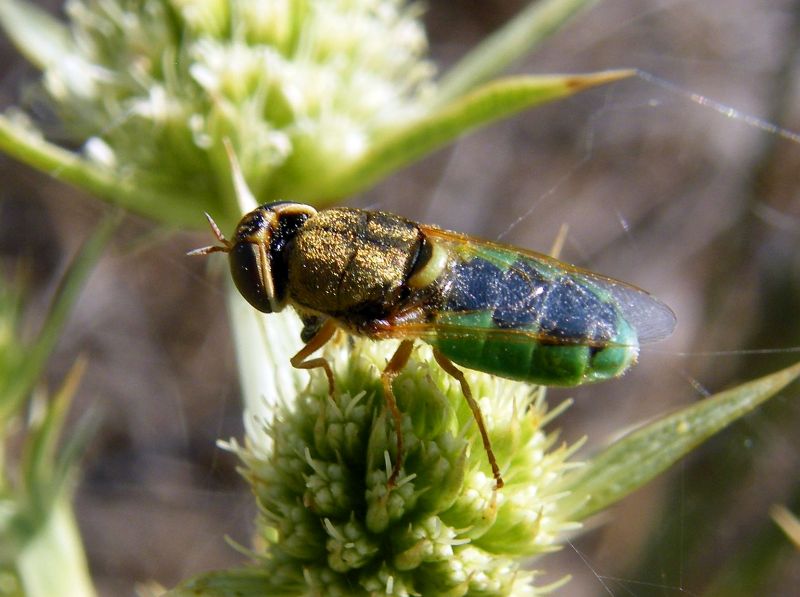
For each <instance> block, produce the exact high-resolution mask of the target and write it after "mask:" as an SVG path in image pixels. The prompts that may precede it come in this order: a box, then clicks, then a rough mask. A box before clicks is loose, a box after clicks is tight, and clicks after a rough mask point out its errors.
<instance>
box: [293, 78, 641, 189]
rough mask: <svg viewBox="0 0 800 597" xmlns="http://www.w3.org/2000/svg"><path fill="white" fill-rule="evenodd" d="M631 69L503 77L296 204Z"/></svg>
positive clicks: (359, 183)
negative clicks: (479, 128) (580, 73)
mask: <svg viewBox="0 0 800 597" xmlns="http://www.w3.org/2000/svg"><path fill="white" fill-rule="evenodd" d="M633 74H634V71H632V70H611V71H603V72H598V73H591V74H583V75H540V76H521V77H509V78H505V79H500V80H498V81H493V82H492V83H488V84H486V85H484V86H483V87H481V88H479V89H477V90H475V91H473V92H472V93H470V94H468V95H466V96H464V97H462V98H461V99H459V100H456V101H455V102H453V103H451V104H449V105H447V106H445V107H443V108H440V109H438V110H435V111H434V112H433V113H432V114H430V115H429V116H425V117H423V118H421V119H419V120H417V121H414V122H412V123H410V124H409V125H407V126H406V127H404V128H402V129H400V130H398V131H396V132H394V133H392V134H389V135H388V136H387V137H386V138H384V139H383V140H382V141H379V142H378V143H377V144H376V145H375V146H373V147H372V148H371V149H370V150H369V151H368V152H367V153H366V154H365V155H364V157H363V158H362V159H360V160H359V161H357V162H356V163H355V164H353V165H352V166H351V167H350V168H349V169H347V170H346V171H345V172H343V173H342V174H340V175H339V176H337V177H336V178H335V179H334V180H329V181H320V182H319V184H318V185H317V186H314V187H313V188H311V187H309V188H307V189H306V191H305V194H304V195H303V196H302V197H297V196H296V194H293V195H292V197H293V198H294V199H296V200H303V199H311V198H319V197H320V196H328V197H345V196H348V195H351V194H353V193H355V192H356V191H358V190H360V189H362V188H364V187H366V186H367V185H369V184H371V183H373V182H375V181H377V180H378V179H380V178H381V177H383V176H386V175H387V174H390V173H391V172H393V171H395V170H397V169H398V168H400V167H402V166H405V165H407V164H409V163H410V162H413V161H414V160H416V159H418V158H421V157H422V156H424V155H426V154H428V153H430V152H432V151H434V150H436V149H438V148H440V147H442V146H444V145H446V144H447V143H449V142H451V141H453V140H454V139H456V138H458V137H460V136H461V135H465V134H466V133H468V132H470V131H472V130H474V129H476V128H477V127H479V126H482V125H485V124H489V123H491V122H494V121H496V120H500V119H501V118H505V117H507V116H510V115H512V114H515V113H517V112H520V111H521V110H525V109H527V108H532V107H534V106H538V105H541V104H545V103H547V102H551V101H553V100H556V99H560V98H564V97H568V96H570V95H574V94H576V93H578V92H580V91H583V90H585V89H588V88H590V87H595V86H597V85H604V84H607V83H612V82H614V81H618V80H620V79H624V78H627V77H630V76H632V75H633Z"/></svg>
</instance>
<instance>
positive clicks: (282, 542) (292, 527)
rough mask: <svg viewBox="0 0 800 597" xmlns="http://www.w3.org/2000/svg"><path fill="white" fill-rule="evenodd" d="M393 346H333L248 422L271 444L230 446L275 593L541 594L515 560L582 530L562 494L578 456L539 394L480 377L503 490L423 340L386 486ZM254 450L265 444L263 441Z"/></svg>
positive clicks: (402, 379) (410, 372)
mask: <svg viewBox="0 0 800 597" xmlns="http://www.w3.org/2000/svg"><path fill="white" fill-rule="evenodd" d="M392 344H393V343H386V342H384V343H373V342H369V341H367V340H358V339H357V340H355V341H352V340H347V339H345V338H344V337H343V338H341V339H340V341H338V342H331V343H330V346H329V347H326V349H325V352H324V355H325V357H326V358H327V359H329V360H330V362H331V364H332V366H333V370H334V371H335V374H336V392H335V395H334V396H333V397H330V396H328V386H327V383H326V381H325V378H324V376H323V375H322V374H321V373H320V374H319V375H316V374H312V382H311V383H310V384H309V383H305V382H303V383H301V384H298V385H299V386H300V387H297V388H296V392H297V395H296V397H295V399H294V400H293V401H292V402H291V403H286V404H278V405H277V407H276V406H274V405H273V406H270V407H269V408H266V409H264V411H263V412H262V414H261V415H256V417H269V420H263V419H261V420H260V421H259V423H260V424H261V425H262V428H263V429H264V430H266V433H267V434H268V436H269V438H270V443H271V445H272V449H271V450H270V451H268V452H264V451H263V450H261V449H250V448H249V447H242V446H238V445H236V444H234V449H235V450H236V451H237V452H238V454H239V456H240V457H241V459H242V461H243V462H244V465H245V466H244V474H245V477H246V478H247V479H248V481H249V483H250V484H251V486H252V487H253V489H254V492H255V495H256V497H257V500H258V504H259V509H260V512H261V514H260V527H261V529H262V532H261V533H260V536H261V537H262V538H272V540H271V541H269V542H268V543H267V545H266V547H265V551H264V553H263V554H261V555H260V556H259V557H260V558H263V563H264V565H265V566H266V567H267V569H268V570H269V571H270V573H269V575H268V578H269V579H270V583H271V584H272V585H273V589H274V590H276V591H288V590H289V589H290V587H292V586H296V587H298V588H299V587H302V586H306V587H307V588H309V587H310V589H311V590H312V594H313V592H314V590H316V591H317V592H318V593H319V594H324V595H359V594H361V595H382V594H385V595H521V594H537V591H536V589H535V588H534V587H533V586H532V585H531V580H532V577H533V576H534V574H533V573H532V572H529V571H524V570H523V569H522V568H521V567H520V565H521V563H522V561H521V560H522V559H524V558H526V557H531V556H535V555H537V554H541V553H543V552H548V551H552V550H553V549H557V548H558V538H559V537H561V536H562V535H563V534H564V533H565V532H567V531H572V530H574V529H576V528H577V527H578V526H579V525H577V524H575V523H572V522H570V521H569V520H565V519H564V515H563V513H562V512H561V511H560V509H559V501H560V500H561V499H562V498H563V497H565V494H563V493H559V492H558V491H557V490H555V489H554V488H556V487H557V486H558V481H560V480H561V478H562V477H563V476H564V474H565V472H567V471H569V470H571V469H573V468H575V466H576V465H575V464H571V463H569V462H568V461H567V459H568V457H569V456H570V455H571V453H572V451H573V449H570V448H568V447H566V446H565V445H560V446H557V447H556V446H555V443H556V435H555V434H547V433H545V431H544V430H543V426H544V424H545V423H547V422H548V421H549V420H551V419H552V418H553V417H554V416H555V414H557V413H555V411H554V412H550V413H548V412H547V407H546V404H545V402H544V399H543V398H544V392H543V390H542V388H531V387H530V386H528V385H526V384H520V383H514V382H511V381H507V380H502V379H500V378H496V377H492V376H490V375H486V374H481V373H468V375H467V377H468V381H469V383H470V385H471V387H472V389H473V391H474V392H475V395H476V397H480V398H479V401H480V404H481V408H482V410H483V413H484V417H485V420H486V425H487V428H488V431H489V435H490V437H491V440H492V444H493V447H494V450H495V453H496V456H497V460H498V463H499V465H500V468H501V470H502V474H503V479H504V481H505V487H503V489H502V490H499V491H498V490H496V489H495V481H494V479H493V477H492V475H491V470H490V468H489V463H488V460H487V456H486V453H485V452H484V450H483V448H482V444H481V439H480V435H479V432H478V429H477V426H476V424H475V421H474V419H473V416H472V413H471V411H470V409H469V407H468V405H467V403H466V401H465V400H464V397H463V396H462V394H461V387H460V385H459V384H458V382H457V381H456V380H455V379H453V378H451V377H449V376H448V374H447V373H446V372H444V371H443V370H442V369H441V368H439V367H438V366H437V365H436V364H435V362H434V360H433V358H432V356H431V355H430V351H431V349H430V348H429V347H427V346H418V347H417V348H416V354H415V357H414V358H412V360H411V362H410V363H409V365H408V366H407V367H406V369H405V370H404V371H403V372H402V373H401V374H400V376H399V377H398V378H397V380H396V381H395V384H394V388H395V393H396V395H397V400H398V405H399V407H400V410H401V412H402V413H403V433H404V438H405V444H406V448H405V462H404V466H403V469H402V471H401V474H400V478H399V480H398V483H397V486H396V487H393V488H389V487H388V486H387V480H388V475H389V473H390V472H391V468H392V461H393V459H394V458H396V454H395V435H394V429H393V425H392V422H391V417H388V418H387V414H386V409H385V406H384V401H383V394H382V390H381V383H380V371H381V370H382V369H383V367H385V363H386V360H387V359H388V358H389V357H390V356H391V351H392V349H393V348H394V347H393V346H392ZM249 439H250V440H251V442H252V443H257V445H260V446H263V444H264V443H265V442H264V441H263V440H262V439H260V438H259V436H258V435H257V434H256V435H253V434H251V436H250V437H249Z"/></svg>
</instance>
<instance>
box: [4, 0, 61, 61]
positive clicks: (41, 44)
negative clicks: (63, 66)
mask: <svg viewBox="0 0 800 597" xmlns="http://www.w3.org/2000/svg"><path fill="white" fill-rule="evenodd" d="M0 26H2V27H3V29H5V32H6V34H7V35H8V36H9V37H10V38H11V40H12V41H13V42H14V44H15V45H16V46H17V49H19V51H20V52H22V54H24V55H25V57H26V58H27V59H28V60H30V61H31V62H32V63H33V64H34V65H35V66H37V67H38V68H40V69H45V68H47V67H48V66H50V65H51V64H53V63H55V62H57V61H59V60H61V59H63V57H64V56H68V55H69V54H70V53H72V52H73V51H74V47H73V46H74V45H73V43H72V39H71V37H70V33H69V29H68V28H67V27H66V25H64V24H63V23H61V22H60V21H58V20H57V19H54V18H53V17H51V16H50V15H49V14H47V13H46V12H45V11H43V10H41V9H40V8H38V7H37V6H36V4H35V3H33V2H30V0H27V1H23V2H19V1H18V0H0Z"/></svg>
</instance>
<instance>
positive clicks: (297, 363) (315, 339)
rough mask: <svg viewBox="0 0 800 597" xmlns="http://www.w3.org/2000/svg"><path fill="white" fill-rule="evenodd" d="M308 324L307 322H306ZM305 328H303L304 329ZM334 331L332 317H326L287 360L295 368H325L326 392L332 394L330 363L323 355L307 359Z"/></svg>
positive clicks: (334, 325)
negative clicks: (301, 346)
mask: <svg viewBox="0 0 800 597" xmlns="http://www.w3.org/2000/svg"><path fill="white" fill-rule="evenodd" d="M306 325H308V324H306ZM305 330H306V328H305V327H304V328H303V331H305ZM334 332H336V323H335V322H334V321H333V320H332V319H328V320H327V321H325V323H323V324H322V325H321V326H320V327H319V329H318V330H317V331H316V333H315V334H314V335H313V336H312V337H311V339H309V340H308V342H306V345H305V346H303V348H301V349H300V350H299V351H298V353H297V354H296V355H294V356H293V357H292V358H291V359H290V360H289V362H290V363H291V364H292V367H294V368H295V369H316V368H318V367H320V368H322V369H324V370H325V375H326V376H327V377H328V393H329V394H330V395H331V396H333V391H334V389H335V386H334V383H333V370H332V369H331V366H330V364H329V363H328V361H327V360H325V358H323V357H317V358H316V359H310V360H306V359H308V357H309V356H311V355H312V354H313V353H314V352H316V351H317V350H319V349H320V348H322V347H323V346H325V344H326V343H327V342H328V340H330V339H331V338H332V337H333V334H334Z"/></svg>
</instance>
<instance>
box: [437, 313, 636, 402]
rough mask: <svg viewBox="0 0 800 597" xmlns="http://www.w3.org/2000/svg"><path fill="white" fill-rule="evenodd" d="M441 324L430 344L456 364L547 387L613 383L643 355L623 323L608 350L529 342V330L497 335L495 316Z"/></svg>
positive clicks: (445, 318)
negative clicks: (607, 381)
mask: <svg viewBox="0 0 800 597" xmlns="http://www.w3.org/2000/svg"><path fill="white" fill-rule="evenodd" d="M439 322H440V323H444V324H446V325H445V326H443V327H442V329H443V331H442V332H440V333H439V336H438V337H437V338H436V339H435V340H430V343H431V344H432V345H434V346H435V347H436V348H438V349H439V350H440V351H441V352H442V353H443V354H444V355H445V356H447V357H448V358H449V359H450V360H452V361H453V362H455V363H458V364H459V365H462V366H464V367H467V368H469V369H476V370H478V371H484V372H486V373H492V374H494V375H499V376H501V377H506V378H509V379H516V380H520V381H527V382H531V383H536V384H542V385H557V386H574V385H580V384H583V383H590V382H593V381H602V380H605V379H610V378H613V377H616V376H618V375H620V374H622V373H623V372H624V371H625V370H626V369H628V367H630V366H631V365H632V364H633V363H634V362H635V361H636V356H637V353H638V346H637V342H636V335H635V333H634V332H633V331H632V330H631V329H630V328H629V327H627V326H625V325H624V322H623V325H621V326H620V327H622V328H623V329H621V330H619V334H618V335H617V337H616V338H614V341H612V342H608V343H605V344H604V345H603V346H599V345H594V346H587V345H581V344H577V343H570V344H563V343H562V344H555V343H543V342H541V341H538V340H535V339H534V340H531V339H530V338H528V337H526V336H525V334H524V332H525V331H526V330H525V329H519V328H517V329H516V330H513V331H503V330H497V328H496V327H494V322H493V321H492V312H491V311H484V312H479V313H469V314H458V313H444V314H442V315H441V316H440V321H439ZM458 328H463V332H458ZM445 329H446V331H444V330H445ZM493 330H497V331H493ZM528 331H531V332H533V331H534V330H532V329H529V330H528Z"/></svg>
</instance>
